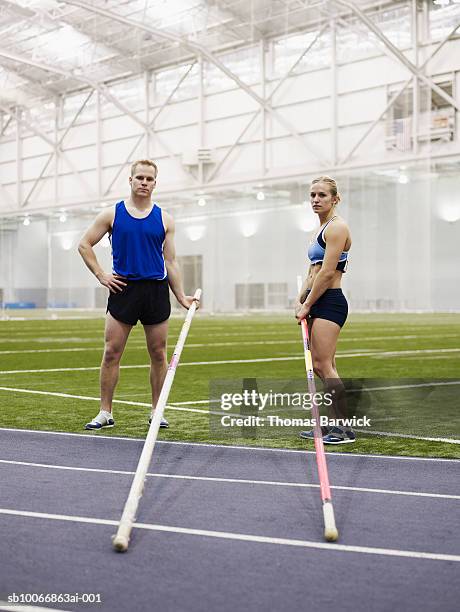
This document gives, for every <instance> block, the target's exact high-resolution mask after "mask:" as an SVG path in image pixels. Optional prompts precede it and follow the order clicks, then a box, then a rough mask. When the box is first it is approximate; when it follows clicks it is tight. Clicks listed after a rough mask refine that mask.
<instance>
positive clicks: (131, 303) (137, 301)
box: [107, 279, 171, 325]
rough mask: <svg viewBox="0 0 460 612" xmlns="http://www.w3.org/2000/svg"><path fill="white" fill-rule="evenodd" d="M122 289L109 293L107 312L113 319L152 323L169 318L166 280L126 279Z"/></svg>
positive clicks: (133, 323)
mask: <svg viewBox="0 0 460 612" xmlns="http://www.w3.org/2000/svg"><path fill="white" fill-rule="evenodd" d="M125 282H127V285H126V287H124V288H123V291H119V292H117V293H110V295H109V299H108V302H107V312H110V314H111V315H112V317H113V318H114V319H117V320H118V321H121V322H122V323H127V324H128V325H136V323H137V321H138V320H140V322H141V323H142V325H154V324H156V323H162V322H163V321H166V319H169V315H170V314H171V304H170V302H169V287H168V280H167V279H164V280H129V279H128V280H127V281H125Z"/></svg>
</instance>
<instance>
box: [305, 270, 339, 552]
mask: <svg viewBox="0 0 460 612" xmlns="http://www.w3.org/2000/svg"><path fill="white" fill-rule="evenodd" d="M297 286H298V290H299V292H300V290H301V288H302V279H301V278H300V277H297ZM300 324H301V328H302V339H303V350H304V356H305V369H306V371H307V385H308V391H309V393H310V395H311V397H312V409H311V411H312V416H313V418H314V420H315V427H314V433H315V435H314V440H315V451H316V464H317V467H318V478H319V485H320V491H321V500H322V502H323V518H324V537H325V539H326V540H328V541H329V542H335V540H337V538H338V537H339V532H338V531H337V527H336V525H335V517H334V508H333V506H332V498H331V487H330V485H329V474H328V471H327V462H326V453H325V452H324V444H323V434H322V432H321V426H320V422H319V410H318V405H317V404H316V402H315V399H314V398H315V394H316V385H315V374H314V372H313V361H312V356H311V350H310V341H309V336H308V324H307V321H306V320H305V319H302V321H301V322H300Z"/></svg>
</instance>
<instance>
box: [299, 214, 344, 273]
mask: <svg viewBox="0 0 460 612" xmlns="http://www.w3.org/2000/svg"><path fill="white" fill-rule="evenodd" d="M332 219H335V217H332ZM332 219H329V221H328V222H327V223H326V225H325V226H324V227H323V228H322V229H321V230H320V231H319V232H318V234H317V235H316V236H315V239H314V240H313V242H312V243H311V244H310V246H309V247H308V259H309V260H310V263H311V264H312V265H315V264H317V263H323V261H324V255H325V253H326V241H325V240H324V230H325V229H326V227H327V226H328V225H329V223H330V222H331V221H332ZM347 262H348V251H342V253H341V254H340V257H339V261H338V263H337V266H336V270H340V272H345V270H346V268H347Z"/></svg>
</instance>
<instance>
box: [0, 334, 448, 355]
mask: <svg viewBox="0 0 460 612" xmlns="http://www.w3.org/2000/svg"><path fill="white" fill-rule="evenodd" d="M419 338H437V339H439V338H458V335H456V334H446V335H439V334H437V335H435V334H433V335H419V336H417V335H406V336H369V337H365V338H363V337H359V338H342V339H341V340H340V344H343V343H345V342H368V341H374V340H409V339H419ZM75 340H76V339H75V338H74V339H73V341H75ZM32 341H33V340H32ZM62 341H63V340H62V339H59V342H62ZM82 341H88V340H86V339H82ZM91 341H92V340H91ZM171 341H174V338H172V340H171ZM0 342H2V340H0ZM50 342H53V340H50ZM298 343H299V340H298V339H297V340H283V339H279V340H254V341H242V342H208V343H201V344H196V343H195V344H194V343H191V344H187V348H208V347H212V348H218V347H229V346H259V345H262V346H263V345H280V344H298ZM130 348H145V341H144V342H142V341H140V340H135V341H131V342H128V345H127V349H130ZM103 350H104V347H103V346H102V345H99V346H89V347H75V348H47V349H18V350H5V351H0V355H22V354H34V353H78V352H86V351H100V352H102V351H103ZM369 350H370V351H373V350H374V349H369Z"/></svg>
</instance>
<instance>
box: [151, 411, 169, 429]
mask: <svg viewBox="0 0 460 612" xmlns="http://www.w3.org/2000/svg"><path fill="white" fill-rule="evenodd" d="M153 415H154V413H153V412H152V413H150V417H149V425H150V423H151V422H152V420H153ZM160 427H164V428H166V427H169V422H168V421H167V420H166V419H165V418H164V417H163V418H162V419H161V421H160Z"/></svg>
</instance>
